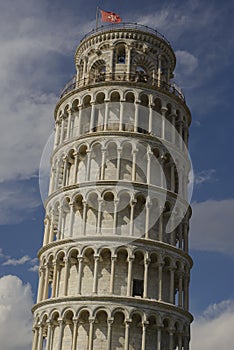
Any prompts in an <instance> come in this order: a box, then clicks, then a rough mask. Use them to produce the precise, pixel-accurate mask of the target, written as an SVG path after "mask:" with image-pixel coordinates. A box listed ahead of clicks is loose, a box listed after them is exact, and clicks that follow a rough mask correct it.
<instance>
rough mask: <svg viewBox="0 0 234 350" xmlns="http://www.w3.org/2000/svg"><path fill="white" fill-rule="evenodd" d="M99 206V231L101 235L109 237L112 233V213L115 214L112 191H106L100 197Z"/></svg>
mask: <svg viewBox="0 0 234 350" xmlns="http://www.w3.org/2000/svg"><path fill="white" fill-rule="evenodd" d="M102 199H103V200H102V204H101V207H102V208H101V231H102V234H104V235H105V234H107V235H109V234H110V233H112V232H113V224H114V213H115V202H114V201H115V195H114V193H113V191H111V190H107V191H105V192H104V193H103V195H102Z"/></svg>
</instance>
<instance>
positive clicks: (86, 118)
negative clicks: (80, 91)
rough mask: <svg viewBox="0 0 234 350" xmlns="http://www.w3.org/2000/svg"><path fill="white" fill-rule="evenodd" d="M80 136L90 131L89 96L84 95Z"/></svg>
mask: <svg viewBox="0 0 234 350" xmlns="http://www.w3.org/2000/svg"><path fill="white" fill-rule="evenodd" d="M80 118H81V122H80V127H81V134H85V133H87V132H89V130H90V119H91V96H90V95H86V96H85V97H84V99H83V104H82V110H81V115H80Z"/></svg>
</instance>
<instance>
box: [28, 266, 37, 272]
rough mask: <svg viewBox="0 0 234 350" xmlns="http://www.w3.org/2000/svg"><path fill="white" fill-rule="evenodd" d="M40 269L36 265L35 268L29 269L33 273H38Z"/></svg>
mask: <svg viewBox="0 0 234 350" xmlns="http://www.w3.org/2000/svg"><path fill="white" fill-rule="evenodd" d="M38 268H39V266H38V265H34V266H32V267H30V268H29V269H28V271H31V272H38Z"/></svg>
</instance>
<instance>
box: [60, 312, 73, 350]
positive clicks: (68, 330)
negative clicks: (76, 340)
mask: <svg viewBox="0 0 234 350" xmlns="http://www.w3.org/2000/svg"><path fill="white" fill-rule="evenodd" d="M73 316H74V315H73V312H72V311H70V310H69V311H68V312H66V314H65V315H64V318H63V321H64V329H63V338H62V346H61V348H62V349H69V350H70V349H71V348H72V333H73Z"/></svg>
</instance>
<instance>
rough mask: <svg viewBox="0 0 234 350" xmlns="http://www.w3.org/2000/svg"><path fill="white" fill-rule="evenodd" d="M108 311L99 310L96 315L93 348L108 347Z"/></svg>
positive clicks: (97, 349)
mask: <svg viewBox="0 0 234 350" xmlns="http://www.w3.org/2000/svg"><path fill="white" fill-rule="evenodd" d="M107 318H108V315H107V312H106V311H105V310H98V311H97V312H96V315H95V323H94V338H93V350H100V349H105V348H106V347H107Z"/></svg>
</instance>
